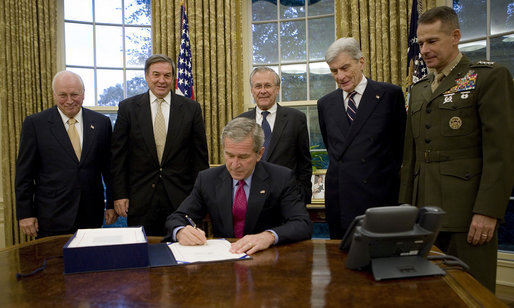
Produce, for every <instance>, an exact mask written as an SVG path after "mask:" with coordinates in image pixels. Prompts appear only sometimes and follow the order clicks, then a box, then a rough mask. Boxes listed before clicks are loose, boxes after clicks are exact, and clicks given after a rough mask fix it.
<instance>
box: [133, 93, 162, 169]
mask: <svg viewBox="0 0 514 308" xmlns="http://www.w3.org/2000/svg"><path fill="white" fill-rule="evenodd" d="M136 106H137V107H136V108H137V110H136V117H137V122H138V125H139V127H140V128H141V133H142V134H143V139H144V140H145V144H146V147H147V148H148V151H149V152H150V155H151V156H152V157H153V158H154V160H155V162H156V163H157V164H159V159H158V158H157V149H156V146H155V138H154V134H153V123H152V110H151V109H150V95H149V94H148V92H146V93H145V95H143V96H142V97H141V100H140V101H138V102H137V104H136Z"/></svg>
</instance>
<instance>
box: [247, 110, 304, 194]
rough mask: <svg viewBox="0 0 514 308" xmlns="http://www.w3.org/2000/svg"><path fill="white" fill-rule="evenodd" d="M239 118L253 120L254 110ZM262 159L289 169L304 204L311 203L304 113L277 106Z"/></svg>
mask: <svg viewBox="0 0 514 308" xmlns="http://www.w3.org/2000/svg"><path fill="white" fill-rule="evenodd" d="M239 116H240V117H245V118H249V119H255V108H254V109H252V110H250V111H247V112H245V113H242V114H241V115H239ZM265 160H266V161H267V162H270V163H274V164H277V165H280V166H284V167H287V168H289V169H292V170H293V171H294V173H295V177H296V182H297V184H298V188H299V192H300V193H301V195H302V198H303V200H304V202H305V203H306V204H307V203H310V202H311V195H312V183H311V175H312V161H311V153H310V148H309V132H308V130H307V119H306V117H305V114H304V113H303V112H301V111H299V110H296V109H294V108H288V107H282V106H280V105H278V104H277V116H276V118H275V125H274V127H273V133H272V135H271V140H270V145H269V149H268V152H267V157H265Z"/></svg>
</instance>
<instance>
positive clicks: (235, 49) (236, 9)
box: [152, 0, 243, 164]
mask: <svg viewBox="0 0 514 308" xmlns="http://www.w3.org/2000/svg"><path fill="white" fill-rule="evenodd" d="M186 5H187V17H188V21H189V36H190V40H191V53H192V59H193V79H194V90H195V100H196V101H198V102H199V103H200V105H201V106H202V110H203V116H204V121H205V129H206V135H207V143H208V146H209V162H210V163H213V164H218V163H220V162H221V160H222V153H221V148H220V140H219V136H220V133H221V130H222V129H223V127H224V126H225V125H226V123H227V122H228V121H230V120H231V119H232V118H233V117H235V116H237V115H239V113H241V112H242V110H243V84H242V82H243V80H242V78H243V71H242V69H243V63H242V59H243V57H242V35H243V34H242V15H241V14H242V3H241V2H240V1H229V0H195V1H191V0H190V1H186ZM152 21H153V28H152V30H153V31H152V33H153V34H152V36H153V42H154V44H153V52H154V53H164V54H167V55H168V56H170V57H171V58H173V59H174V60H175V61H177V54H178V51H179V47H180V46H179V45H180V44H179V43H180V1H179V0H174V1H165V0H158V1H153V2H152Z"/></svg>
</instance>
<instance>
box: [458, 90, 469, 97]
mask: <svg viewBox="0 0 514 308" xmlns="http://www.w3.org/2000/svg"><path fill="white" fill-rule="evenodd" d="M468 97H469V91H466V92H462V93H461V94H460V98H461V99H467V98H468Z"/></svg>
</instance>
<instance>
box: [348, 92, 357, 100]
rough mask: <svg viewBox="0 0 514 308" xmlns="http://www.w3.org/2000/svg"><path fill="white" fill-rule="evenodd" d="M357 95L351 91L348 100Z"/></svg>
mask: <svg viewBox="0 0 514 308" xmlns="http://www.w3.org/2000/svg"><path fill="white" fill-rule="evenodd" d="M356 94H357V91H352V92H350V94H348V98H349V99H353V97H354V96H355V95H356Z"/></svg>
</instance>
